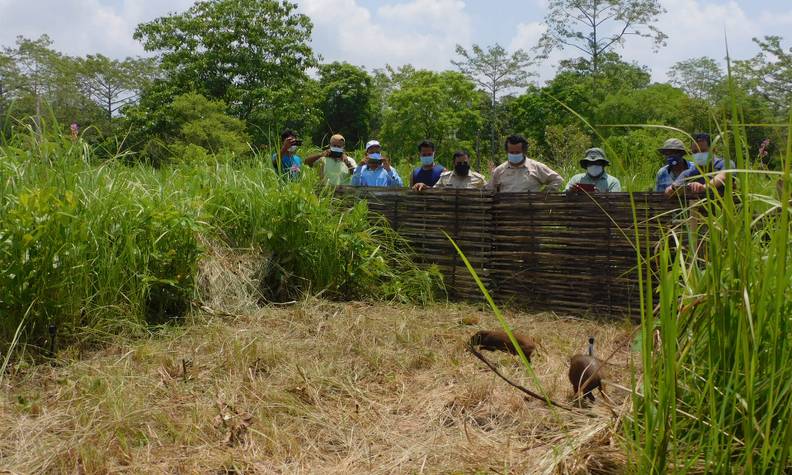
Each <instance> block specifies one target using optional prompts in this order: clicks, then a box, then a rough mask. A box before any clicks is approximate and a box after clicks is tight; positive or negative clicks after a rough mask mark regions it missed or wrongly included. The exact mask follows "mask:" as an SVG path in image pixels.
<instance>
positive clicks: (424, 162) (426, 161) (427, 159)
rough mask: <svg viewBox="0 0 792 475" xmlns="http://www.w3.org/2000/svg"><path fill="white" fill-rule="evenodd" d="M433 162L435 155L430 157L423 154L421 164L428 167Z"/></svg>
mask: <svg viewBox="0 0 792 475" xmlns="http://www.w3.org/2000/svg"><path fill="white" fill-rule="evenodd" d="M433 163H434V155H429V156H428V157H426V156H423V155H422V156H421V165H423V166H425V167H426V166H429V165H431V164H433Z"/></svg>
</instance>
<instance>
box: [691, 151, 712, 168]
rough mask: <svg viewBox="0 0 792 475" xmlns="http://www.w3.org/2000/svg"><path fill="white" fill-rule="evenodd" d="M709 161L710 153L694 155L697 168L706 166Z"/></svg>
mask: <svg viewBox="0 0 792 475" xmlns="http://www.w3.org/2000/svg"><path fill="white" fill-rule="evenodd" d="M708 161H709V152H699V153H694V154H693V162H694V163H695V164H696V166H697V167H703V166H706V165H707V162H708Z"/></svg>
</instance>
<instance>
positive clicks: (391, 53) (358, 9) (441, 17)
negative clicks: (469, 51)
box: [300, 0, 472, 69]
mask: <svg viewBox="0 0 792 475" xmlns="http://www.w3.org/2000/svg"><path fill="white" fill-rule="evenodd" d="M300 8H301V10H302V11H303V12H304V13H306V14H307V15H308V16H310V17H311V19H312V21H313V23H314V38H313V46H314V49H315V50H316V51H317V52H319V53H321V54H322V55H323V56H324V57H325V60H327V61H333V60H340V61H348V62H350V63H353V64H358V65H362V66H366V67H367V68H369V69H373V68H376V67H382V66H384V65H385V64H392V65H401V64H407V63H410V64H412V65H414V66H416V67H421V68H431V69H447V68H449V67H450V60H451V58H453V56H454V47H455V45H456V44H457V43H460V44H463V45H467V44H469V43H470V39H471V30H472V27H471V19H470V17H469V16H468V14H467V13H465V4H464V2H462V1H459V0H411V1H407V2H402V3H389V4H386V5H383V6H381V7H380V8H379V9H378V10H377V11H376V14H374V13H372V12H371V11H370V10H369V9H368V8H365V7H363V6H361V5H360V4H359V3H358V1H357V0H303V1H302V2H300Z"/></svg>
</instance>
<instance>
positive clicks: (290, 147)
mask: <svg viewBox="0 0 792 475" xmlns="http://www.w3.org/2000/svg"><path fill="white" fill-rule="evenodd" d="M281 139H282V141H283V142H282V146H281V149H280V153H278V154H273V156H272V163H273V166H274V167H275V169H276V170H277V171H278V172H279V173H282V174H287V175H289V176H291V177H296V176H299V173H300V168H301V167H302V166H303V162H302V159H301V158H300V157H299V156H297V155H296V151H297V146H298V145H299V144H300V143H301V142H300V141H299V139H298V136H297V134H296V133H295V132H294V131H293V130H286V131H284V132H283V134H282V135H281ZM345 146H346V141H345V139H344V137H343V136H342V135H339V134H336V135H333V136H332V137H331V138H330V147H329V148H328V149H327V150H325V151H323V152H321V153H318V154H315V155H313V156H310V157H308V158H306V159H305V162H304V164H305V165H307V166H311V167H319V168H320V173H321V175H322V177H323V178H324V179H325V180H326V181H327V182H328V183H330V184H332V185H337V186H340V185H352V186H363V187H388V188H401V187H403V186H404V183H403V181H402V178H401V177H400V176H399V173H398V171H397V170H396V168H395V167H393V166H392V165H391V163H390V160H389V159H388V158H387V157H386V156H385V155H383V154H382V145H381V144H380V143H379V142H378V141H376V140H371V141H369V142H368V143H367V144H366V150H365V163H360V164H358V163H357V162H356V161H355V160H354V159H353V158H352V157H351V156H349V155H348V154H347V153H346V149H345ZM710 147H711V141H710V137H709V135H707V134H704V133H701V134H696V135H695V136H694V141H693V143H692V145H691V148H690V151H688V149H686V148H685V145H684V143H683V142H682V141H681V140H679V139H676V138H672V139H668V140H666V141H665V143H664V144H663V146H662V147H661V148H659V149H658V152H659V153H660V154H661V155H662V156H663V157H664V158H665V160H666V163H665V164H664V165H663V166H662V167H661V168H660V169H659V170H658V172H657V176H656V184H655V191H657V192H662V193H665V194H666V195H668V196H671V195H673V194H674V193H676V192H677V191H678V190H680V189H687V190H689V191H691V192H694V193H701V192H704V191H706V188H707V186H711V187H713V188H715V189H716V190H718V191H719V192H722V190H723V187H724V185H725V183H726V180H727V175H726V170H727V169H728V168H730V167H729V166H727V163H726V162H725V161H724V160H723V159H722V158H720V157H715V156H714V155H713V154H712V153H711V151H710ZM504 149H505V152H506V155H507V160H506V161H505V162H503V163H502V164H500V165H499V166H497V167H495V168H494V169H492V174H491V178H490V180H489V181H487V179H486V178H485V177H484V176H483V175H481V174H480V173H477V172H475V171H473V170H471V169H470V156H469V155H468V153H467V152H465V151H464V150H459V151H457V152H455V153H454V162H453V169H451V170H447V169H445V168H444V167H443V166H442V165H440V164H439V163H437V161H436V160H435V151H436V148H435V145H434V143H432V142H431V141H429V140H424V141H422V142H421V143H420V144H418V156H419V160H420V166H418V167H417V168H415V169H414V170H413V171H412V173H411V174H410V184H409V186H410V188H412V189H413V190H416V191H422V190H426V189H429V188H468V189H488V190H492V191H498V192H538V191H542V190H544V191H560V190H562V187H563V191H564V192H574V191H585V192H598V193H608V192H618V191H621V183H620V182H619V180H618V179H617V178H616V177H614V176H611V175H609V174H608V173H607V170H606V167H607V166H609V165H610V161H609V160H608V159H607V157H606V155H605V151H604V150H602V149H601V148H590V149H588V150H586V152H585V153H584V156H583V158H582V159H581V160H580V162H579V163H580V166H581V168H583V169H584V170H585V171H584V172H582V173H579V174H576V175H574V176H573V177H571V178H570V179H569V181H568V182H567V183H566V186H564V179H563V178H562V177H561V175H559V174H558V173H557V172H556V171H554V170H553V169H552V168H550V167H549V166H547V165H545V164H544V163H542V162H539V161H537V160H533V159H531V158H528V157H527V155H526V153H527V151H528V142H527V140H526V139H525V138H524V137H522V136H520V135H512V136H509V137H508V138H507V139H506V141H505V143H504ZM688 155H692V157H691V158H692V160H689V159H688ZM713 172H714V176H712V174H713ZM705 175H707V176H708V177H709V179H705Z"/></svg>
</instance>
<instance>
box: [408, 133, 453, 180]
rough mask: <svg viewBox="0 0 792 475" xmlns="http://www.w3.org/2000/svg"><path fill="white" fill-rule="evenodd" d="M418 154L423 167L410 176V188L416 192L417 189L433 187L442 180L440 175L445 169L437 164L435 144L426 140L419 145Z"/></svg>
mask: <svg viewBox="0 0 792 475" xmlns="http://www.w3.org/2000/svg"><path fill="white" fill-rule="evenodd" d="M418 154H419V156H420V159H421V166H420V167H418V168H416V169H415V170H413V172H412V175H410V187H411V188H412V189H414V190H416V189H418V188H417V187H419V186H421V188H424V187H432V186H434V185H435V183H437V180H439V179H440V174H441V173H443V172H444V171H445V168H444V167H443V166H442V165H440V164H439V163H435V144H434V143H432V142H431V141H429V140H424V141H423V142H421V143H420V144H418Z"/></svg>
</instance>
